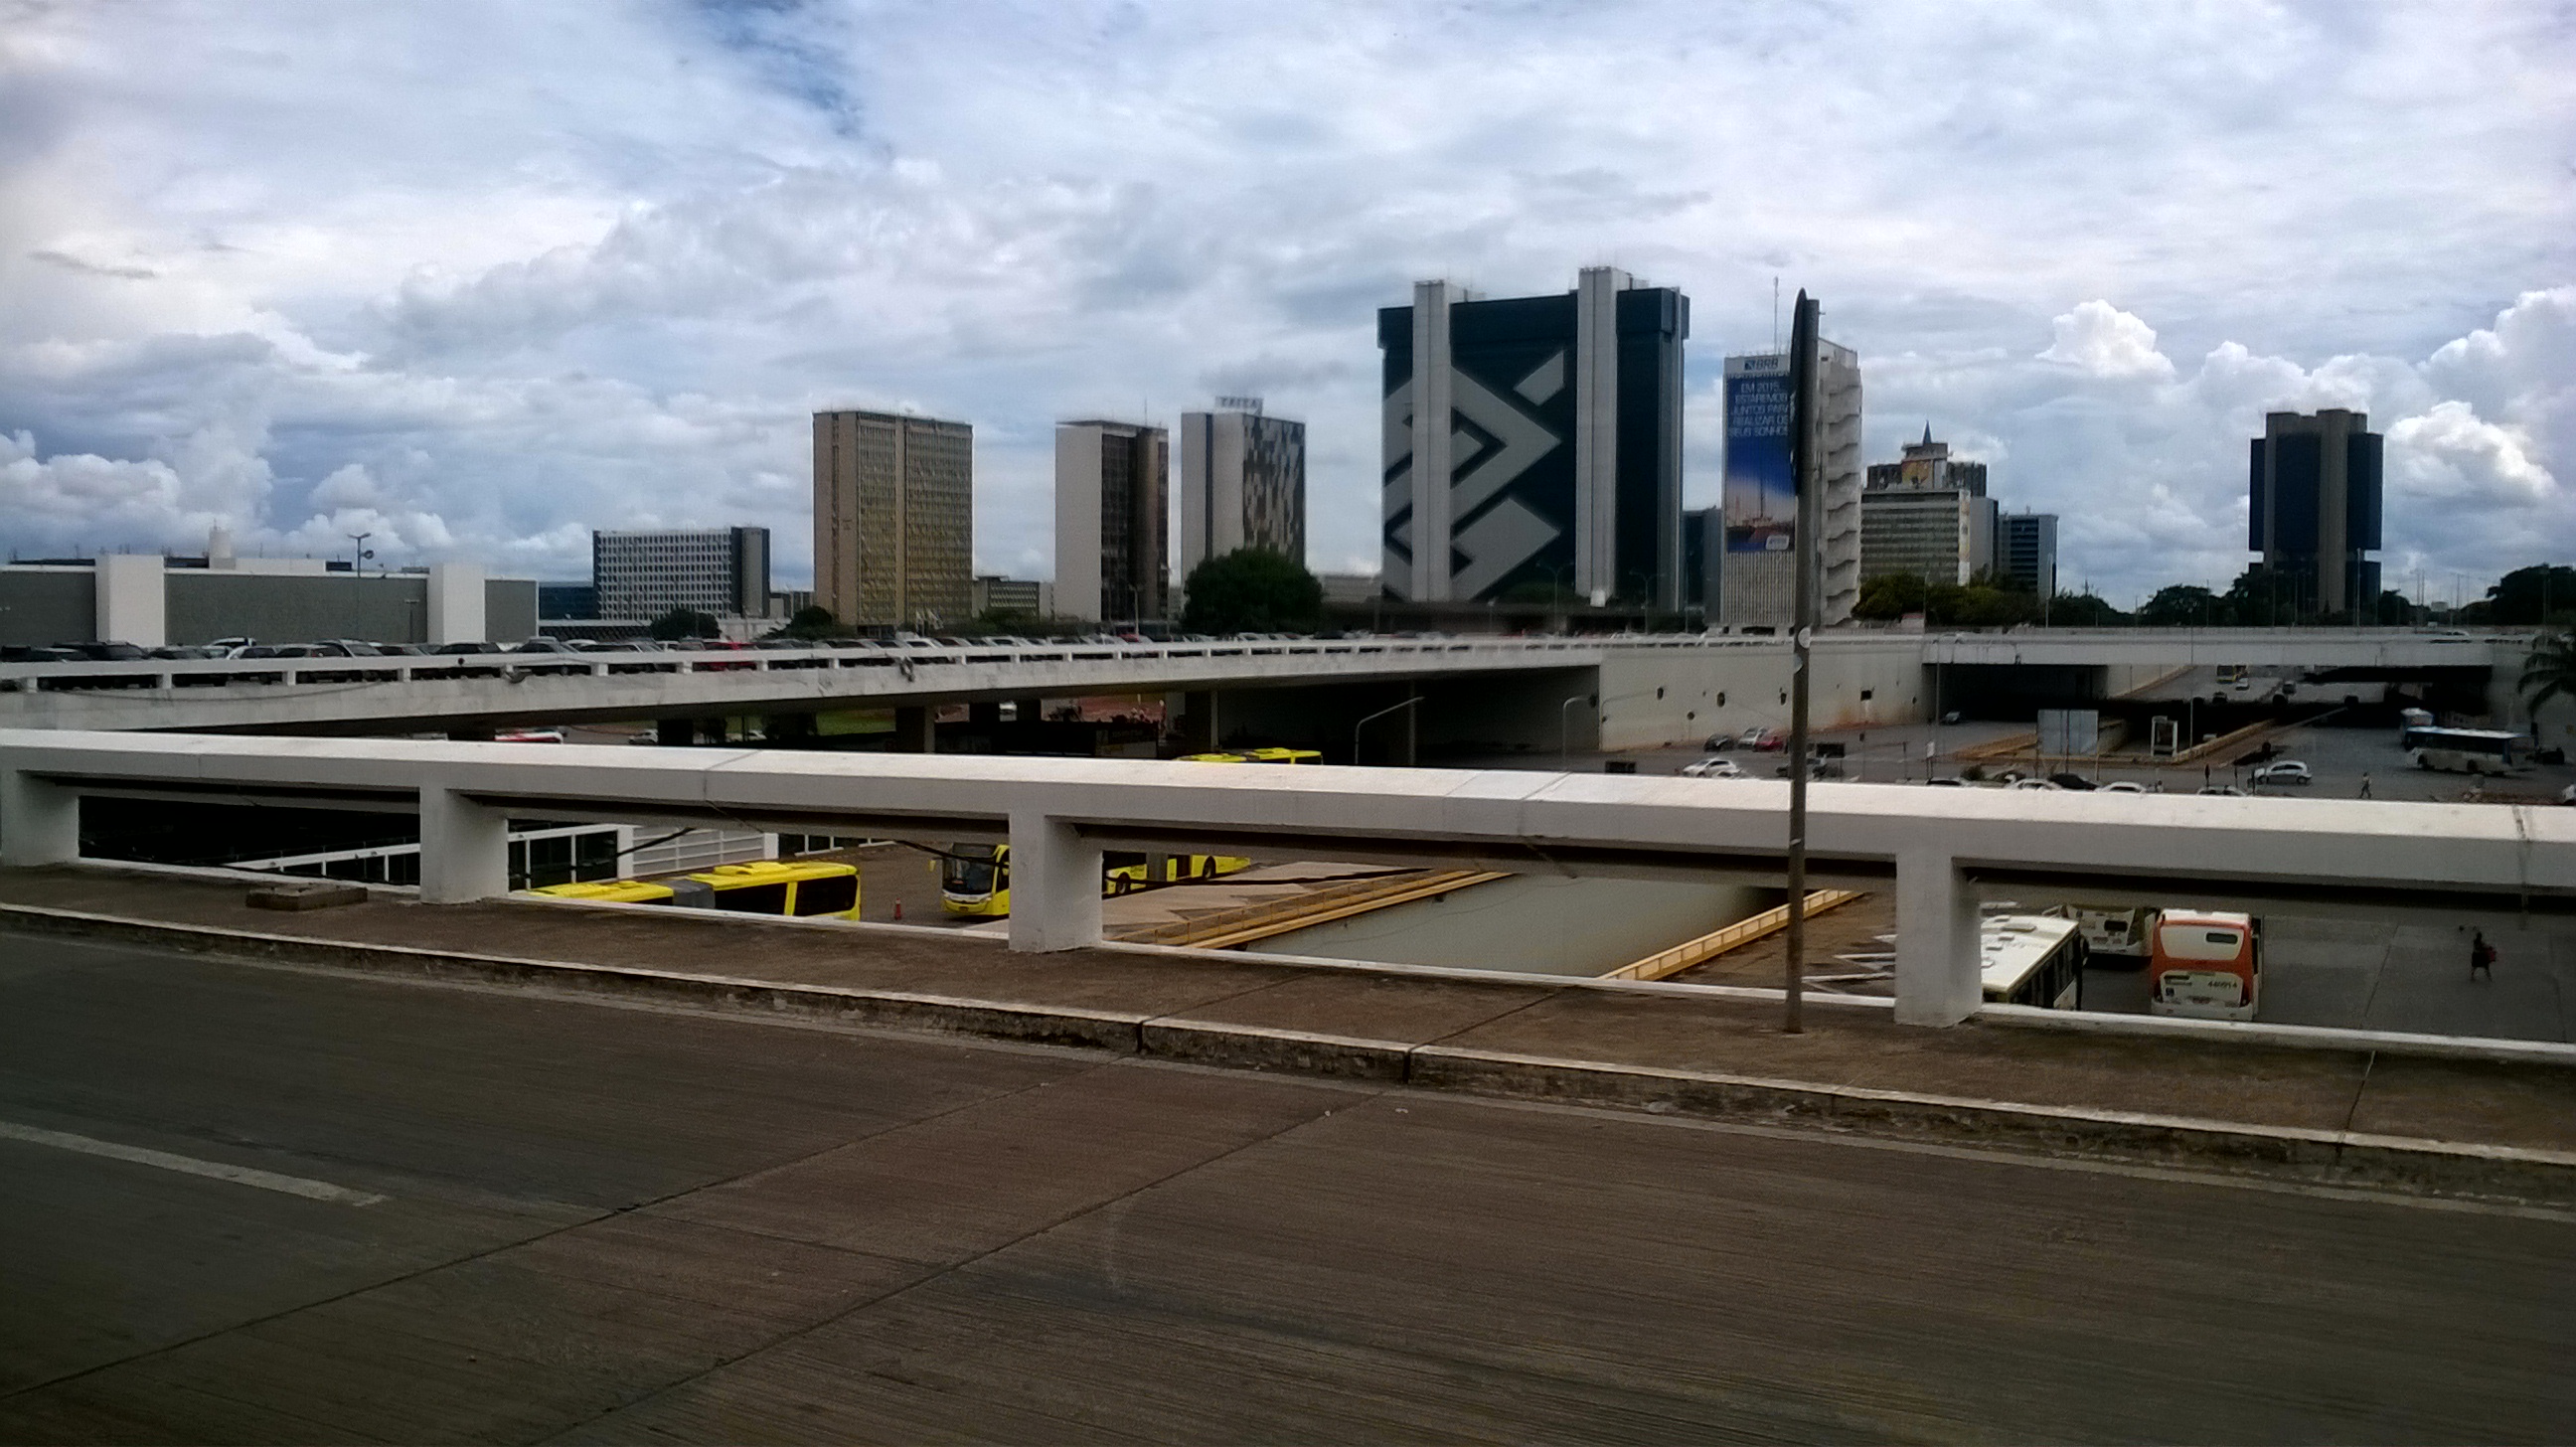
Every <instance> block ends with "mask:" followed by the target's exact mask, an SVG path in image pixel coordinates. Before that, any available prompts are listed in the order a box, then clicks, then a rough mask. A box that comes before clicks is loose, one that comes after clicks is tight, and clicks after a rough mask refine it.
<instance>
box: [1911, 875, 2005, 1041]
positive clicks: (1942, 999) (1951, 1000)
mask: <svg viewBox="0 0 2576 1447" xmlns="http://www.w3.org/2000/svg"><path fill="white" fill-rule="evenodd" d="M1978 951H1979V939H1978V933H1977V895H1976V891H1975V890H1974V889H1972V888H1970V887H1969V884H1968V882H1967V880H1966V879H1965V878H1964V877H1962V876H1961V874H1960V872H1959V866H1958V863H1957V862H1956V861H1955V860H1953V859H1952V858H1951V857H1950V856H1949V855H1948V854H1947V853H1944V852H1942V851H1940V850H1937V849H1912V850H1908V851H1906V852H1904V853H1901V854H1899V855H1897V856H1896V1018H1897V1020H1898V1021H1899V1022H1900V1023H1903V1024H1907V1025H1956V1024H1958V1023H1959V1022H1960V1021H1962V1020H1965V1019H1967V1018H1968V1017H1969V1016H1971V1015H1974V1014H1976V1013H1977V1010H1978V1009H1979V1007H1981V1006H1983V1005H1984V1004H1985V998H1986V997H1985V986H1984V982H1983V981H1982V980H1981V979H1980V978H1979V973H1978V964H1979V952H1978Z"/></svg>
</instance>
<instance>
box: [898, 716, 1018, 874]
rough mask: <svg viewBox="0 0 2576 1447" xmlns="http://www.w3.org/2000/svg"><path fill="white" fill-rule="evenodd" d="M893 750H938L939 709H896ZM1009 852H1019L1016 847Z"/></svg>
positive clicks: (911, 751)
mask: <svg viewBox="0 0 2576 1447" xmlns="http://www.w3.org/2000/svg"><path fill="white" fill-rule="evenodd" d="M894 751H895V752H896V753H898V754H935V753H937V752H939V711H938V710H936V709H933V708H929V707H927V706H920V707H906V708H898V709H896V710H895V711H894ZM1011 852H1012V853H1014V854H1017V853H1019V851H1018V850H1016V849H1014V850H1012V851H1011Z"/></svg>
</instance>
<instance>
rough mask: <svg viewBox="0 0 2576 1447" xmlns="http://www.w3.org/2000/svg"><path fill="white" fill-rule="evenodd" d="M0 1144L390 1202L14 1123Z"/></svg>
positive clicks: (311, 1196) (295, 1191)
mask: <svg viewBox="0 0 2576 1447" xmlns="http://www.w3.org/2000/svg"><path fill="white" fill-rule="evenodd" d="M0 1140H13V1141H25V1142H26V1143H27V1144H29V1145H36V1146H52V1147H54V1148H55V1149H57V1150H66V1151H78V1152H80V1153H81V1154H83V1155H88V1156H105V1157H107V1158H108V1159H109V1160H112V1161H132V1162H133V1163H135V1164H136V1165H138V1166H157V1167H159V1168H160V1169H162V1170H165V1171H180V1172H184V1173H185V1174H187V1175H191V1176H205V1177H208V1178H210V1179H213V1180H218V1181H230V1182H232V1183H233V1184H234V1185H237V1186H256V1187H258V1188H259V1189H261V1190H263V1191H283V1192H285V1193H286V1194H287V1195H290V1196H302V1197H304V1198H306V1199H307V1200H314V1201H335V1202H338V1203H339V1204H341V1205H343V1206H372V1205H375V1204H376V1203H378V1202H380V1201H385V1200H389V1199H391V1198H390V1197H386V1196H379V1195H377V1194H376V1193H374V1192H373V1191H352V1190H350V1189H349V1188H348V1187H346V1186H335V1185H332V1184H331V1183H330V1182H328V1181H308V1180H306V1179H304V1178H303V1177H302V1176H281V1175H279V1174H277V1173H276V1172H275V1171H257V1170H253V1169H251V1168H250V1167H248V1166H228V1165H225V1164H224V1163H223V1162H221V1161H201V1160H199V1159H197V1158H196V1157H195V1156H177V1155H172V1154H171V1153H170V1152H168V1151H151V1150H145V1149H144V1148H142V1147H141V1146H121V1145H118V1144H117V1143H116V1142H114V1141H102V1140H92V1139H91V1138H90V1137H88V1136H85V1135H73V1134H71V1133H69V1132H67V1131H59V1130H44V1129H41V1128H39V1127H37V1126H32V1125H19V1124H18V1123H16V1122H15V1121H6V1120H0Z"/></svg>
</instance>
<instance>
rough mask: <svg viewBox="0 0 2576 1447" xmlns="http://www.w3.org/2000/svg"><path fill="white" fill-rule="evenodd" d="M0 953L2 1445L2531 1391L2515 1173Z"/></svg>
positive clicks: (119, 951)
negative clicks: (1545, 1093)
mask: <svg viewBox="0 0 2576 1447" xmlns="http://www.w3.org/2000/svg"><path fill="white" fill-rule="evenodd" d="M1210 968H1214V967H1210ZM1030 973H1032V974H1043V973H1044V972H1042V971H1037V972H1030ZM0 978H6V979H7V980H8V981H9V982H10V990H11V1008H10V1009H9V1010H7V1011H5V1012H0V1060H5V1061H6V1062H8V1066H9V1068H8V1069H6V1070H0V1125H5V1126H6V1127H7V1128H8V1131H7V1133H5V1134H0V1180H5V1181H6V1182H7V1183H8V1188H7V1190H6V1191H5V1192H0V1237H5V1239H6V1240H7V1241H8V1242H9V1243H10V1245H9V1249H8V1250H7V1251H5V1252H0V1293H5V1300H6V1301H7V1302H8V1303H9V1312H8V1316H9V1323H10V1327H11V1329H10V1330H9V1331H8V1332H6V1333H0V1440H6V1441H12V1442H38V1441H41V1442H74V1441H110V1440H113V1441H139V1440H151V1441H188V1442H208V1441H297V1442H306V1441H360V1440H386V1441H467V1440H471V1441H509V1442H537V1441H555V1442H582V1441H593V1442H635V1441H643V1440H661V1441H764V1442H799V1441H817V1442H845V1441H875V1440H902V1441H929V1440H940V1441H949V1440H979V1441H993V1440H1012V1441H1045V1442H1056V1441H1094V1440H1101V1441H1106V1440H1122V1441H1127V1440H1162V1441H1242V1440H1330V1441H1349V1440H1378V1439H1387V1440H1392V1439H1439V1440H1478V1441H1485V1440H1529V1439H1577V1438H1579V1439H1584V1440H1622V1441H1641V1442H1671V1441H1698V1440H1710V1439H1720V1438H1746V1439H1758V1440H1765V1441H1811V1440H1812V1441H1849V1440H1854V1439H1865V1440H1874V1441H1875V1440H1898V1439H1903V1440H1942V1441H1951V1440H1972V1439H1974V1440H1986V1439H2001V1440H2008V1441H2079V1440H2080V1441H2096V1440H2165V1441H2226V1442H2266V1441H2313V1440H2331V1441H2358V1440H2370V1441H2394V1440H2406V1441H2443V1442H2469V1441H2477V1442H2485V1441H2556V1440H2563V1439H2564V1438H2565V1436H2566V1435H2567V1424H2568V1423H2569V1422H2570V1421H2571V1420H2576V1376H2571V1374H2570V1373H2569V1372H2568V1371H2567V1370H2566V1351H2567V1348H2566V1343H2567V1342H2568V1340H2569V1339H2570V1337H2571V1335H2576V1292H2571V1291H2569V1290H2568V1289H2567V1286H2568V1266H2567V1263H2568V1262H2569V1261H2570V1260H2571V1259H2576V1224H2571V1219H2570V1217H2569V1215H2568V1213H2566V1212H2564V1211H2561V1210H2550V1209H2542V1208H2535V1207H2528V1206H2515V1205H2505V1204H2488V1203H2482V1202H2478V1201H2470V1200H2458V1199H2426V1198H2411V1197H2407V1196H2401V1195H2394V1194H2390V1193H2387V1192H2381V1191H2362V1190H2351V1189H2328V1188H2317V1187H2310V1186H2304V1185H2301V1184H2299V1183H2298V1182H2296V1181H2293V1180H2288V1179H2278V1178H2273V1179H2263V1178H2257V1179H2248V1180H2229V1179H2226V1178H2220V1177H2213V1176H2211V1175H2207V1174H2201V1173H2196V1172H2193V1171H2189V1170H2173V1169H2163V1168H2154V1167H2148V1166H2142V1165H2137V1164H2121V1163H2113V1162H2101V1163H2096V1162H2088V1161H2084V1160H2080V1159H2070V1158H2066V1157H2063V1156H2059V1157H2045V1158H2043V1157H2036V1156H2028V1155H2016V1154H2013V1153H2009V1152H2002V1151H1994V1150H1984V1149H1970V1148H1963V1147H1960V1146H1956V1145H1951V1146H1943V1145H1929V1144H1924V1143H1919V1142H1913V1141H1905V1140H1894V1139H1887V1138H1884V1137H1873V1136H1870V1135H1866V1134H1824V1133H1806V1134H1800V1133H1789V1132H1783V1131H1779V1130H1776V1129H1743V1128H1730V1127H1729V1126H1727V1125H1725V1124H1724V1123H1722V1122H1715V1121H1707V1120H1699V1119H1691V1118H1686V1117H1685V1118H1676V1117H1673V1116H1649V1115H1645V1114H1642V1113H1618V1112H1606V1111H1598V1110H1589V1111H1577V1110H1566V1109H1560V1108H1549V1107H1540V1106H1532V1105H1527V1104H1516V1103H1507V1102H1499V1101H1492V1100H1482V1099H1476V1098H1471V1097H1465V1096H1459V1095H1452V1094H1442V1093H1437V1092H1432V1091H1426V1090H1421V1089H1413V1088H1403V1087H1391V1086H1389V1085H1387V1084H1385V1083H1382V1082H1376V1081H1338V1082H1336V1081H1329V1080H1321V1079H1315V1078H1311V1077H1309V1078H1300V1077H1295V1076H1283V1075H1278V1074H1258V1073H1252V1072H1241V1071H1213V1070H1206V1069H1190V1068H1180V1067H1175V1066H1170V1065H1158V1064H1151V1063H1145V1062H1142V1061H1138V1060H1134V1059H1130V1058H1116V1057H1110V1056H1106V1055H1103V1054H1101V1053H1099V1052H1072V1051H1044V1050H1034V1049H1028V1048H993V1047H989V1046H982V1045H976V1044H969V1043H962V1042H960V1041H957V1040H955V1039H953V1038H952V1039H947V1040H940V1039H933V1038H928V1037H920V1036H915V1037H902V1036H894V1035H888V1034H884V1033H875V1032H867V1033H846V1032H840V1031H832V1030H825V1029H818V1028H814V1026H813V1025H812V1024H811V1023H809V1022H808V1023H787V1022H783V1021H774V1022H772V1023H766V1024H764V1023H756V1022H754V1021H753V1020H751V1019H748V1018H744V1017H740V1016H736V1017H729V1018H716V1017H710V1016H707V1015H705V1014H690V1013H682V1012H666V1011H641V1010H632V1009H612V1008H603V1007H601V1006H599V1005H596V1004H588V1003H580V1002H576V1001H571V1000H565V999H548V998H538V997H533V996H529V995H524V994H520V995H505V994H497V993H494V992H492V991H489V990H475V989H440V988H422V987H418V986H407V985H401V984H394V983H388V982H383V981H377V980H367V979H358V978H351V977H348V976H344V975H331V974H321V973H313V972H302V971H280V970H274V969H255V968H245V967H243V966H240V965H232V964H225V963H221V962H216V961H210V960H206V959H203V958H192V957H187V956H179V955H170V954H159V953H153V952H148V951H140V950H135V949H132V948H127V947H116V946H108V947H101V946H99V945H95V944H83V943H75V942H67V941H61V940H53V939H31V938H26V937H11V936H7V935H0ZM1392 993H1393V992H1381V994H1385V995H1391V994H1392ZM1516 1013H1517V1014H1519V1015H1523V1016H1525V1015H1527V1014H1528V1013H1530V1012H1528V1011H1521V1012H1516ZM1628 1027H1629V1028H1628V1033H1630V1034H1634V1033H1637V1030H1636V1027H1635V1024H1634V1022H1633V1021H1631V1022H1628ZM1699 1033H1700V1034H1702V1035H1703V1036H1705V1035H1708V1034H1712V1033H1723V1032H1708V1031H1702V1032H1699ZM1733 1033H1736V1034H1742V1035H1751V1034H1753V1033H1755V1032H1752V1031H1749V1030H1746V1031H1737V1032H1733ZM1769 1038H1771V1039H1774V1040H1777V1039H1779V1038H1781V1037H1778V1036H1776V1035H1772V1036H1770V1037H1769ZM1808 1038H1809V1039H1817V1038H1822V1037H1814V1036H1811V1037H1808ZM1898 1053H1900V1052H1895V1051H1882V1052H1880V1056H1879V1058H1882V1059H1884V1058H1885V1057H1887V1056H1889V1055H1894V1054H1898ZM2353 1069H2354V1072H2355V1073H2358V1070H2359V1067H2358V1066H2357V1065H2356V1066H2354V1067H2353ZM2386 1069H2387V1064H2386V1062H2382V1065H2381V1070H2382V1071H2383V1072H2384V1071H2385V1070H2386ZM2247 1078H2260V1079H2262V1081H2263V1083H2264V1089H2263V1090H2262V1091H2259V1092H2257V1091H2248V1090H2246V1089H2245V1088H2244V1085H2243V1081H2244V1080H2245V1079H2247ZM323 1080H327V1081H329V1082H330V1088H329V1089H315V1088H314V1083H315V1082H316V1081H323ZM2217 1083H2218V1082H2216V1081H2213V1084H2217ZM2226 1083H2227V1084H2228V1085H2231V1086H2232V1087H2233V1090H2234V1093H2235V1094H2237V1095H2239V1096H2242V1095H2247V1094H2264V1095H2282V1094H2287V1093H2289V1092H2288V1091H2287V1090H2286V1089H2285V1088H2284V1086H2283V1085H2282V1083H2281V1082H2280V1080H2279V1079H2278V1078H2276V1077H2274V1076H2270V1075H2263V1076H2260V1077H2249V1076H2246V1075H2235V1076H2232V1077H2231V1078H2230V1079H2229V1081H2228V1082H2226ZM2339 1083H2340V1082H2339ZM2485 1088H2486V1089H2490V1090H2491V1089H2492V1087H2485ZM2330 1093H2331V1094H2332V1095H2333V1099H2334V1109H2335V1111H2336V1115H2337V1118H2338V1119H2339V1118H2340V1115H2341V1112H2342V1111H2343V1109H2345V1108H2346V1107H2347V1106H2348V1103H2349V1101H2350V1099H2351V1097H2352V1095H2353V1091H2352V1089H2351V1088H2350V1087H2349V1086H2348V1085H2346V1086H2345V1087H2344V1088H2343V1089H2341V1090H2340V1091H2337V1092H2327V1091H2324V1090H2319V1091H2317V1092H2316V1094H2317V1095H2318V1096H2319V1097H2320V1102H2321V1105H2322V1103H2323V1097H2325V1096H2327V1095H2328V1094H2330ZM1462 1203H1464V1207H1463V1208H1462ZM2213 1243H2216V1244H2213ZM2177 1363H2188V1364H2189V1365H2188V1369H2178V1367H2177ZM1999 1364H2001V1365H2000V1366H1999Z"/></svg>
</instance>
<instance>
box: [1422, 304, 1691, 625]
mask: <svg viewBox="0 0 2576 1447" xmlns="http://www.w3.org/2000/svg"><path fill="white" fill-rule="evenodd" d="M1689 335H1690V299H1689V298H1687V297H1685V296H1683V295H1682V294H1681V293H1680V292H1679V291H1677V290H1674V289H1672V288H1670V287H1645V286H1639V285H1638V284H1637V283H1636V281H1635V280H1634V279H1633V278H1631V277H1629V276H1628V275H1627V274H1625V273H1624V272H1619V271H1615V270H1612V269H1611V268H1609V267H1589V268H1586V269H1585V270H1584V272H1583V274H1582V276H1581V278H1580V279H1579V281H1578V283H1577V285H1576V287H1575V289H1574V290H1573V291H1570V292H1566V293H1564V294H1562V295H1558V296H1542V297H1518V298H1513V299H1510V300H1505V301H1482V300H1477V299H1475V298H1473V297H1472V296H1470V295H1469V294H1468V293H1466V292H1464V291H1461V290H1460V289H1458V288H1457V287H1454V286H1451V285H1450V284H1449V283H1447V282H1445V281H1429V282H1423V283H1421V284H1420V285H1417V286H1416V287H1415V288H1414V289H1413V305H1411V306H1409V307H1388V308H1385V309H1384V310H1382V311H1380V312H1379V313H1378V346H1379V349H1380V350H1381V351H1382V352H1383V353H1384V357H1385V387H1384V396H1385V400H1386V438H1385V451H1384V457H1385V472H1384V484H1385V496H1384V504H1385V507H1384V513H1383V528H1384V531H1383V543H1384V548H1385V572H1384V577H1385V586H1386V589H1387V591H1388V592H1390V593H1392V594H1393V595H1395V596H1396V597H1399V598H1411V599H1416V600H1418V601H1422V602H1453V601H1454V602H1473V601H1476V600H1479V599H1489V598H1498V597H1501V596H1502V595H1503V594H1505V593H1508V592H1511V591H1513V590H1515V589H1521V588H1527V587H1530V586H1532V585H1536V586H1537V587H1539V588H1541V589H1546V588H1552V587H1570V588H1571V589H1572V590H1573V591H1575V592H1577V593H1581V594H1586V595H1593V596H1598V597H1602V598H1605V599H1607V598H1620V599H1624V600H1627V601H1629V602H1633V603H1645V604H1651V605H1653V606H1655V607H1660V608H1677V607H1679V606H1680V603H1681V553H1682V541H1681V520H1682V519H1681V512H1682V467H1681V444H1682V342H1683V340H1684V339H1685V338H1687V337H1688V336H1689Z"/></svg>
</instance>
